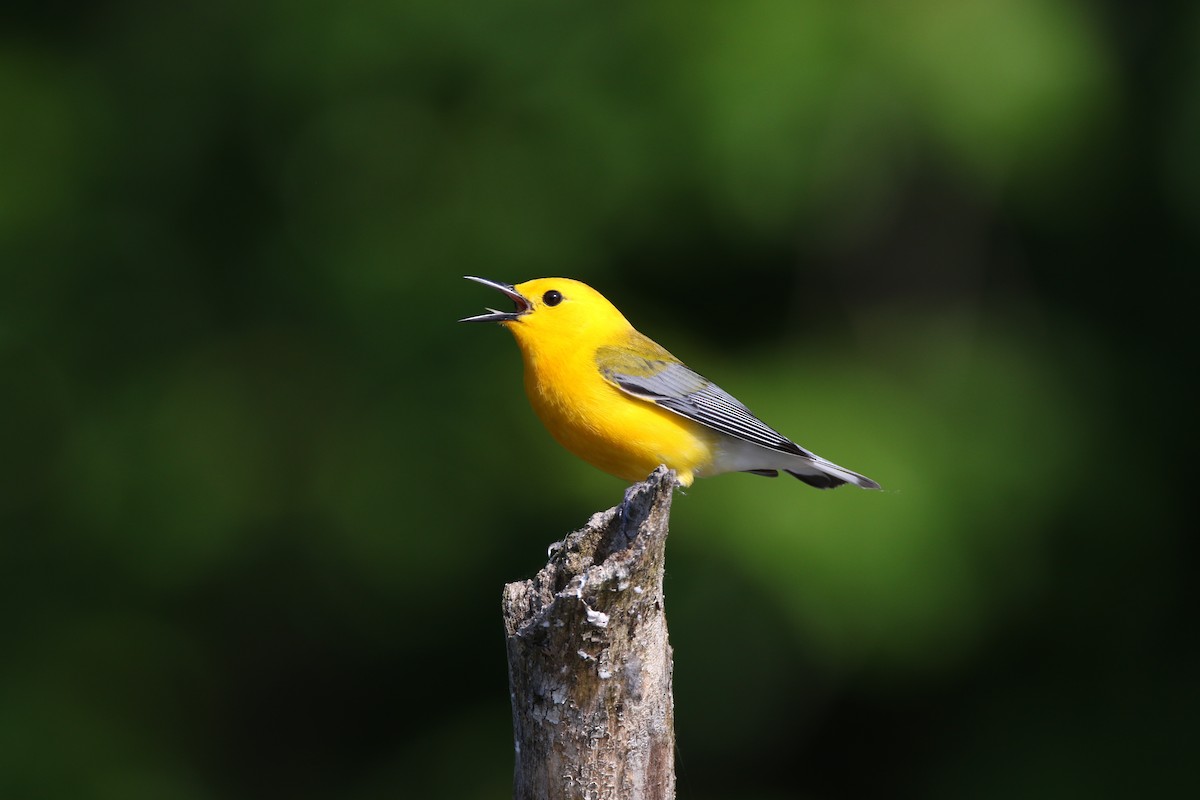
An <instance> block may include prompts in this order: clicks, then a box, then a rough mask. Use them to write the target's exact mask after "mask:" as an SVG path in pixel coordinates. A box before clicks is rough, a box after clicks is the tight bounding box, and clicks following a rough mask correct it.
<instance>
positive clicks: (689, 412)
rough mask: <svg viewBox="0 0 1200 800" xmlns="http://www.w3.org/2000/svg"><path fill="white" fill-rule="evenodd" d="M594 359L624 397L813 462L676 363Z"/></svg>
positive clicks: (606, 356) (735, 402) (619, 357)
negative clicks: (644, 402) (645, 401)
mask: <svg viewBox="0 0 1200 800" xmlns="http://www.w3.org/2000/svg"><path fill="white" fill-rule="evenodd" d="M608 349H609V348H602V350H608ZM664 352H665V351H664ZM597 355H598V357H597V362H598V364H599V366H600V371H601V373H602V374H603V375H604V377H605V378H607V379H608V380H609V381H610V382H612V383H613V384H615V385H616V386H617V387H618V388H619V389H620V390H621V391H623V392H625V393H626V394H629V395H632V396H633V397H637V398H639V399H642V400H648V401H650V402H652V403H654V404H656V405H659V406H662V407H663V408H665V409H667V410H669V411H673V412H675V413H676V414H679V415H680V416H683V417H687V418H688V419H690V420H693V421H695V422H699V423H700V424H701V425H706V426H708V427H709V428H712V429H713V430H715V431H717V432H719V433H724V434H727V435H729V436H733V437H735V438H738V439H741V440H743V441H747V442H750V443H751V444H756V445H759V446H760V447H766V448H769V449H771V450H778V451H779V452H781V453H790V454H792V455H799V456H807V457H809V458H812V457H813V455H812V453H810V452H808V451H807V450H805V449H804V448H802V447H800V446H799V445H798V444H796V443H795V442H793V441H792V440H790V439H788V438H787V437H786V436H784V435H783V434H781V433H779V432H778V431H776V430H774V429H772V428H770V427H769V426H767V425H766V424H765V423H764V422H763V421H762V420H760V419H759V418H758V417H756V416H754V414H752V413H751V412H750V409H748V408H746V407H745V406H744V405H742V404H741V403H740V402H738V400H737V399H736V398H735V397H734V396H733V395H731V394H729V393H728V392H726V391H725V390H723V389H722V388H721V387H719V386H717V385H716V384H715V383H713V382H712V381H710V380H708V379H707V378H705V377H704V376H703V375H700V374H699V373H697V372H694V371H693V370H691V369H689V368H688V367H686V366H684V365H683V364H681V363H680V362H678V361H675V360H671V361H668V360H665V359H658V358H643V357H640V356H629V355H625V354H619V353H598V354H597ZM667 355H668V356H669V354H667Z"/></svg>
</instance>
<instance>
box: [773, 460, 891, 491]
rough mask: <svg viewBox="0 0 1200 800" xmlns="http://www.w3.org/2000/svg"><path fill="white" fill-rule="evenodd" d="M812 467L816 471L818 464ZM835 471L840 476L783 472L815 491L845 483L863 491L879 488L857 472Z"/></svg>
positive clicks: (786, 470) (821, 473) (843, 469)
mask: <svg viewBox="0 0 1200 800" xmlns="http://www.w3.org/2000/svg"><path fill="white" fill-rule="evenodd" d="M814 466H816V467H818V469H819V468H820V465H819V464H814ZM837 469H838V472H839V473H840V474H832V473H829V472H823V471H822V472H795V471H793V470H790V469H785V470H784V472H786V473H787V474H788V475H791V476H792V477H793V478H798V479H800V480H802V481H804V482H805V483H807V484H808V485H809V486H812V487H815V488H817V489H836V488H837V487H839V486H841V485H843V484H846V483H853V484H854V485H855V486H859V487H861V488H863V489H879V488H880V486H879V484H878V483H876V482H875V481H873V480H871V479H870V478H868V477H866V476H865V475H859V474H858V473H857V472H851V471H850V470H848V469H845V468H844V467H838V468H837ZM843 476H845V477H843Z"/></svg>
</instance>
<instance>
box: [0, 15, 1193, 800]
mask: <svg viewBox="0 0 1200 800" xmlns="http://www.w3.org/2000/svg"><path fill="white" fill-rule="evenodd" d="M1198 230H1200V12H1198V11H1197V8H1196V7H1195V5H1194V4H1185V3H1181V4H1178V5H1177V6H1175V7H1171V6H1169V5H1162V4H1158V5H1154V4H1146V5H1145V7H1135V6H1132V5H1128V4H1118V3H1115V2H1110V3H1097V4H1085V3H1082V2H1071V1H1070V0H1007V1H1006V2H995V3H986V2H978V3H976V2H965V3H964V2H955V1H954V0H913V1H912V2H904V3H888V4H883V3H879V4H874V3H873V4H867V3H862V4H858V3H844V2H836V1H835V0H830V1H829V2H818V1H817V0H801V1H799V2H787V3H785V2H760V1H759V0H752V1H748V2H737V3H713V2H679V1H676V2H665V3H654V4H581V3H535V2H507V3H494V2H458V3H437V2H429V1H428V0H425V1H423V2H422V1H412V0H410V1H408V2H401V1H400V0H392V1H391V2H351V3H340V4H339V3H320V2H308V1H307V0H298V1H297V0H292V1H291V2H271V1H270V0H268V1H267V2H261V3H256V4H246V3H235V2H230V0H214V1H212V2H207V3H175V4H173V3H158V2H148V0H125V1H124V2H108V3H70V2H66V3H46V2H39V3H34V2H25V1H22V0H18V1H17V2H9V3H6V4H5V7H4V10H3V11H2V12H0V380H2V381H3V384H2V386H0V398H2V401H3V408H4V414H3V421H2V422H0V453H2V454H3V458H2V459H0V469H2V470H3V473H2V475H0V478H2V480H0V525H2V527H0V612H2V617H0V622H2V629H0V797H4V798H135V799H136V798H147V799H149V798H185V799H187V800H208V799H209V798H258V797H288V798H350V799H351V800H354V799H356V798H396V797H420V798H498V797H505V796H507V795H508V793H509V786H510V774H511V748H512V742H511V731H510V727H509V726H510V718H509V708H508V693H507V677H506V673H505V658H504V643H503V632H502V628H501V624H500V609H499V599H500V589H501V586H502V585H503V584H504V583H505V582H507V581H510V580H516V579H520V578H525V577H528V576H530V575H532V574H533V573H534V572H535V571H536V570H537V569H538V568H539V567H540V566H541V564H542V563H543V561H544V556H545V549H546V546H547V545H548V544H549V543H550V542H552V541H554V540H556V539H558V538H561V537H562V536H563V535H564V534H565V533H566V532H568V531H569V530H571V529H573V528H575V527H578V526H579V525H580V524H582V522H583V521H584V520H585V519H586V518H587V517H588V515H589V514H590V513H592V512H594V511H597V510H601V509H604V508H607V507H609V506H611V505H613V504H615V503H616V502H617V501H619V500H620V497H621V493H622V490H623V485H622V484H621V483H620V482H619V481H617V480H615V479H613V478H610V477H608V476H606V475H603V474H601V473H599V472H597V471H595V470H593V469H591V468H590V467H588V466H586V465H584V464H582V463H579V462H577V461H575V460H574V459H573V458H572V457H570V456H568V455H567V454H566V453H565V452H564V451H561V450H560V449H558V447H557V445H555V444H554V443H553V442H552V440H551V439H550V438H549V436H548V435H546V434H545V433H544V432H543V431H542V430H541V428H540V426H539V424H538V422H537V420H536V419H535V418H534V416H533V414H532V412H531V411H530V410H529V408H528V406H527V404H526V402H525V399H524V396H523V392H522V389H521V381H520V361H519V358H518V355H517V351H516V348H515V346H514V344H513V343H512V341H511V337H510V336H509V335H508V334H507V333H506V332H505V331H503V330H501V329H491V328H481V327H478V326H466V325H461V326H460V325H457V324H455V320H456V319H457V318H459V317H462V316H466V315H468V314H473V313H478V312H479V311H480V310H481V309H482V306H483V305H484V304H493V303H495V302H496V301H497V299H498V298H497V297H496V296H495V295H494V294H493V293H491V292H489V291H488V290H486V289H483V288H482V287H479V286H476V285H473V284H469V283H467V282H464V281H463V280H461V277H460V276H462V275H464V274H474V275H482V276H485V277H490V278H494V279H499V280H507V281H520V280H524V279H527V278H532V277H538V276H544V275H567V276H570V277H576V278H580V279H582V280H585V281H586V282H588V283H590V284H592V285H593V286H595V287H596V288H598V289H600V290H601V291H602V292H604V293H605V294H606V295H607V296H608V297H610V298H611V299H613V300H614V301H615V302H616V304H617V305H618V306H620V307H621V308H622V309H623V310H624V311H625V312H626V314H627V316H629V317H630V318H631V320H632V321H633V322H634V324H635V325H637V326H638V327H639V328H640V329H642V330H643V331H644V332H646V333H648V334H649V335H651V336H653V337H654V338H656V339H657V340H659V341H661V342H663V343H664V344H665V345H666V346H667V347H669V348H670V349H671V350H672V351H673V352H675V353H676V354H677V355H678V356H680V357H681V358H683V359H684V360H686V361H687V362H688V363H690V364H691V365H692V366H693V367H695V368H697V369H699V370H700V371H701V372H703V373H705V374H707V375H709V376H710V377H712V378H714V379H715V380H716V381H717V382H718V383H720V384H721V385H722V386H724V387H725V388H726V389H728V390H730V391H731V392H733V393H734V394H736V395H738V396H739V397H740V398H741V399H743V400H744V401H745V402H746V403H747V404H748V405H750V407H751V408H753V409H754V410H755V411H756V412H757V413H759V414H760V415H761V416H762V417H763V418H764V419H766V420H767V421H768V422H770V423H771V424H773V425H775V426H776V427H778V428H780V429H781V430H782V431H783V432H784V433H786V434H788V435H791V436H793V437H794V438H796V439H797V440H798V441H799V442H801V443H802V444H804V445H806V446H808V447H810V448H812V449H814V450H816V451H817V452H818V453H821V454H823V455H825V456H826V457H828V458H830V459H833V460H835V461H837V462H839V463H842V464H845V465H847V466H849V467H851V468H853V469H856V470H860V471H862V472H864V473H866V474H867V475H870V476H871V477H873V478H875V479H877V480H879V481H880V482H881V483H882V484H883V485H884V486H885V487H886V489H887V491H885V492H880V493H868V492H860V491H855V490H852V489H843V490H841V491H839V492H834V493H821V492H816V491H813V490H811V489H809V488H807V487H805V486H803V485H801V484H800V483H798V482H796V481H790V480H784V479H781V480H776V481H769V480H763V479H761V478H756V477H752V476H745V475H733V476H725V477H722V478H718V479H714V480H711V481H700V482H699V483H697V484H696V485H695V486H694V487H693V488H692V489H690V490H688V491H687V492H686V493H685V494H681V495H679V496H677V498H676V503H675V511H674V515H673V520H672V522H673V525H672V536H671V540H670V547H669V559H668V574H667V580H666V592H667V608H668V613H669V619H670V624H671V632H672V641H673V644H674V647H675V658H676V661H675V679H676V696H675V699H676V709H677V734H678V770H679V787H680V796H681V797H688V798H698V799H700V800H704V799H705V798H718V797H720V798H750V799H754V798H761V799H762V800H774V799H777V798H856V797H921V798H963V797H973V798H1012V797H1022V798H1042V797H1044V798H1064V797H1091V798H1095V797H1129V796H1161V795H1164V794H1166V793H1167V792H1176V793H1177V790H1178V789H1179V788H1180V787H1181V785H1182V782H1183V781H1185V780H1188V779H1191V778H1194V774H1195V767H1194V763H1192V760H1193V759H1194V758H1195V755H1196V746H1197V738H1196V734H1195V722H1196V718H1197V713H1198V712H1200V704H1198V703H1197V694H1198V690H1197V674H1198V669H1200V660H1198V658H1197V642H1196V629H1195V617H1194V613H1193V611H1194V602H1195V600H1196V599H1197V598H1196V590H1195V585H1194V583H1193V580H1194V579H1193V576H1192V574H1191V573H1192V562H1191V560H1192V558H1193V557H1194V555H1195V552H1194V551H1195V548H1194V545H1193V544H1192V539H1191V538H1190V537H1185V536H1184V530H1183V528H1184V525H1185V518H1186V515H1187V514H1188V513H1191V512H1189V511H1188V509H1189V508H1192V507H1193V505H1194V500H1189V499H1188V498H1189V495H1188V490H1189V489H1190V486H1189V484H1190V483H1191V476H1190V474H1189V473H1190V467H1191V465H1190V452H1189V451H1190V449H1191V447H1190V446H1189V445H1188V444H1187V442H1186V441H1185V438H1186V439H1187V440H1191V438H1192V437H1190V436H1189V435H1188V434H1187V431H1186V428H1185V423H1184V420H1186V419H1188V418H1190V417H1192V416H1193V415H1194V394H1193V392H1192V390H1191V389H1190V388H1188V387H1189V385H1190V383H1191V379H1190V378H1188V377H1187V376H1188V375H1189V374H1191V373H1193V372H1194V370H1195V356H1194V354H1193V355H1188V356H1184V353H1185V352H1191V353H1194V351H1192V350H1191V347H1190V344H1191V340H1192V334H1191V329H1190V325H1188V324H1187V321H1188V318H1189V317H1190V316H1191V315H1193V314H1194V306H1193V302H1194V299H1193V298H1194V293H1195V288H1196V287H1195V283H1196V280H1195V272H1196V269H1195V268H1196V264H1197V255H1198V254H1200V253H1198V251H1200V235H1198V233H1197V232H1198Z"/></svg>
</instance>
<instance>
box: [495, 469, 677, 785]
mask: <svg viewBox="0 0 1200 800" xmlns="http://www.w3.org/2000/svg"><path fill="white" fill-rule="evenodd" d="M674 488H675V473H674V472H672V471H670V470H668V469H666V468H665V467H660V468H659V469H658V470H656V471H655V472H654V473H653V474H652V475H651V476H650V477H649V478H647V479H646V480H645V481H643V482H642V483H638V484H635V485H633V486H631V487H630V488H629V490H628V491H627V492H626V493H625V500H624V502H623V503H621V505H619V506H616V507H615V508H610V509H609V510H608V511H604V512H601V513H598V514H595V515H593V516H592V518H591V519H590V520H589V521H588V523H587V525H586V526H584V528H582V529H581V530H578V531H575V532H574V533H572V534H570V535H568V536H567V537H566V538H565V539H564V540H563V541H562V542H559V543H557V544H555V545H552V546H551V552H550V560H549V563H547V564H546V566H545V567H544V568H543V569H542V570H541V571H540V572H539V573H538V574H537V576H536V577H535V578H533V579H532V580H528V581H518V582H516V583H510V584H508V585H507V586H505V587H504V603H503V605H504V625H505V630H506V633H507V645H508V675H509V686H510V690H511V693H512V709H513V735H514V739H515V742H514V746H515V749H516V769H515V773H514V776H513V796H514V797H515V798H516V800H560V799H561V800H566V799H567V798H571V799H572V800H575V799H576V798H584V799H586V800H607V799H608V798H611V799H612V800H669V798H673V797H674V796H675V763H674V757H675V730H674V701H673V699H672V695H671V670H672V661H671V646H670V644H669V643H668V641H667V619H666V615H665V614H664V610H663V591H662V582H663V558H664V552H665V547H666V540H667V525H668V521H669V517H670V510H671V495H672V492H673V491H674Z"/></svg>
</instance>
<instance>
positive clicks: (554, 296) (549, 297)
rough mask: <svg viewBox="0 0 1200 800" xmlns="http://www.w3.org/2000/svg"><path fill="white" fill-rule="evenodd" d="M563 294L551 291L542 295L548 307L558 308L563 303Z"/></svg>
mask: <svg viewBox="0 0 1200 800" xmlns="http://www.w3.org/2000/svg"><path fill="white" fill-rule="evenodd" d="M562 299H563V298H562V292H560V291H559V290H558V289H551V290H550V291H548V292H546V293H545V294H544V295H542V302H543V303H545V304H546V305H548V306H556V305H558V304H559V303H561V302H562Z"/></svg>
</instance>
